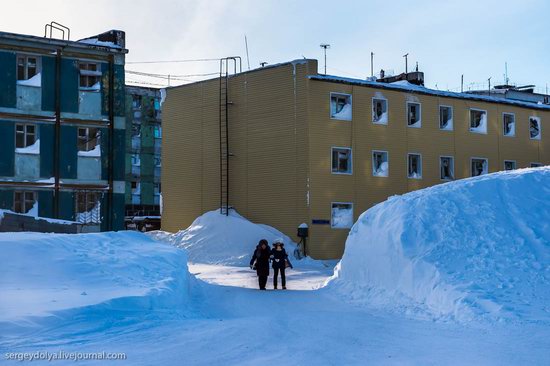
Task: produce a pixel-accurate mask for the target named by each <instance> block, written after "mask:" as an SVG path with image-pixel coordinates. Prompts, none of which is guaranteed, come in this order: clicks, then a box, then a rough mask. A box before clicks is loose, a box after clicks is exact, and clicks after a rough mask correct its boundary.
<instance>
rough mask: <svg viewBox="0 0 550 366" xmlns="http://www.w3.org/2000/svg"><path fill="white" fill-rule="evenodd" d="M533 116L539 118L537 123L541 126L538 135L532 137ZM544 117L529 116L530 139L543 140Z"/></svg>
mask: <svg viewBox="0 0 550 366" xmlns="http://www.w3.org/2000/svg"><path fill="white" fill-rule="evenodd" d="M531 118H534V119H535V120H537V123H538V126H539V134H538V137H531ZM541 122H542V118H540V117H539V116H529V124H528V128H529V140H535V141H536V140H538V141H540V140H542V123H541Z"/></svg>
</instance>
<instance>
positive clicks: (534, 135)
mask: <svg viewBox="0 0 550 366" xmlns="http://www.w3.org/2000/svg"><path fill="white" fill-rule="evenodd" d="M529 136H530V137H531V139H532V140H540V136H541V131H540V117H529Z"/></svg>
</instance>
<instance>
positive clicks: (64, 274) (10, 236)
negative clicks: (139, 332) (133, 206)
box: [0, 232, 189, 328]
mask: <svg viewBox="0 0 550 366" xmlns="http://www.w3.org/2000/svg"><path fill="white" fill-rule="evenodd" d="M0 262H1V263H2V266H0V293H2V297H1V300H0V328H2V324H3V325H4V326H6V324H7V323H21V322H20V321H21V320H22V319H25V318H28V317H32V319H34V321H37V319H40V318H46V317H49V316H50V315H55V317H56V318H57V319H60V318H64V317H68V318H70V317H74V315H75V314H79V315H80V316H83V317H84V318H87V317H90V316H92V315H93V314H96V315H97V313H98V312H102V313H103V312H104V311H107V312H106V313H104V314H108V315H106V316H114V315H115V314H116V313H117V312H120V311H130V312H133V313H135V312H139V311H147V312H152V311H155V310H159V309H182V308H184V307H185V304H186V302H187V297H188V296H187V295H188V285H189V274H188V271H187V259H186V254H185V252H184V251H183V250H178V249H177V248H174V247H173V246H171V245H166V244H162V243H158V242H155V241H154V240H152V239H150V238H148V237H147V236H145V235H143V234H140V233H137V232H118V233H112V232H111V233H101V234H78V235H74V234H72V235H71V234H69V235H62V234H42V233H1V234H0Z"/></svg>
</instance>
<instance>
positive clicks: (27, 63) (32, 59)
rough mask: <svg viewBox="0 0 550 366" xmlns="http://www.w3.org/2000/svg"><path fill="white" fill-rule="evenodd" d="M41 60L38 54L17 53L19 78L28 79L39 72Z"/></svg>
mask: <svg viewBox="0 0 550 366" xmlns="http://www.w3.org/2000/svg"><path fill="white" fill-rule="evenodd" d="M39 60H40V58H39V57H37V56H27V55H17V80H28V79H31V78H32V77H33V76H35V75H36V74H38V73H39V72H40V71H39Z"/></svg>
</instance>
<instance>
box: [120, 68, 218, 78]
mask: <svg viewBox="0 0 550 366" xmlns="http://www.w3.org/2000/svg"><path fill="white" fill-rule="evenodd" d="M126 72H127V73H128V74H133V75H140V76H148V77H153V78H160V79H178V78H188V77H200V76H212V75H218V74H219V73H218V72H210V73H205V74H187V75H172V74H154V73H148V72H142V71H134V70H126Z"/></svg>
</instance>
